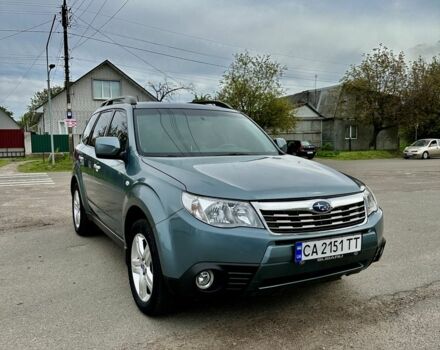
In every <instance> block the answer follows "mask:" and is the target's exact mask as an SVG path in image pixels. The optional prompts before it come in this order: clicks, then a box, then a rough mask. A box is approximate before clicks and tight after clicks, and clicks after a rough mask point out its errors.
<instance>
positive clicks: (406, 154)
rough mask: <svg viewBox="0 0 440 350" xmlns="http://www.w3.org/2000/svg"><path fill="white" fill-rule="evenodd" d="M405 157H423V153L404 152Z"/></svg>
mask: <svg viewBox="0 0 440 350" xmlns="http://www.w3.org/2000/svg"><path fill="white" fill-rule="evenodd" d="M403 157H404V158H421V157H422V154H421V153H414V152H403Z"/></svg>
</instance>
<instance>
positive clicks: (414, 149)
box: [403, 139, 440, 159]
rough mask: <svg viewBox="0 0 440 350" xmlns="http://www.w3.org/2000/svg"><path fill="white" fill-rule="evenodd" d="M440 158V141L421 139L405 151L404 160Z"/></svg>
mask: <svg viewBox="0 0 440 350" xmlns="http://www.w3.org/2000/svg"><path fill="white" fill-rule="evenodd" d="M433 157H440V139H421V140H417V141H416V142H414V143H413V144H412V145H410V146H408V147H406V148H405V149H404V150H403V158H405V159H408V158H421V159H429V158H433Z"/></svg>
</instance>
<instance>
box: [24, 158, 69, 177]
mask: <svg viewBox="0 0 440 350" xmlns="http://www.w3.org/2000/svg"><path fill="white" fill-rule="evenodd" d="M71 170H72V160H71V159H70V157H69V156H63V157H61V158H55V165H52V162H51V161H49V159H48V158H45V159H43V158H41V157H40V159H35V160H31V161H28V162H26V163H23V164H20V165H19V166H18V171H20V172H22V173H39V172H43V173H45V172H51V171H71Z"/></svg>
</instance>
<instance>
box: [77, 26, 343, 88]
mask: <svg viewBox="0 0 440 350" xmlns="http://www.w3.org/2000/svg"><path fill="white" fill-rule="evenodd" d="M99 33H100V34H102V35H104V36H105V37H107V38H109V39H110V40H112V41H107V40H103V39H98V38H92V37H87V36H83V35H79V34H75V33H70V34H71V35H73V36H79V37H87V38H89V39H90V40H94V41H98V42H102V43H106V44H114V45H117V46H120V47H123V48H125V49H133V50H138V51H143V52H148V53H151V54H154V55H159V56H164V57H169V58H174V59H178V60H183V61H187V62H192V63H198V64H204V65H208V66H213V67H219V68H223V69H228V68H229V67H228V66H225V65H221V64H216V63H212V62H207V61H201V60H195V59H191V58H186V57H182V56H176V55H171V54H168V53H164V52H158V51H153V50H148V49H143V48H140V47H136V46H132V45H126V44H121V43H118V42H116V41H114V40H113V39H111V38H110V37H109V36H107V35H105V34H104V33H102V32H99ZM131 53H132V52H131ZM132 54H133V53H132ZM138 58H139V57H138ZM283 76H284V77H286V78H291V79H298V80H311V81H314V80H315V79H314V78H303V77H298V76H296V77H295V76H292V75H287V74H285V75H283ZM319 81H321V82H329V83H333V82H335V81H334V80H319Z"/></svg>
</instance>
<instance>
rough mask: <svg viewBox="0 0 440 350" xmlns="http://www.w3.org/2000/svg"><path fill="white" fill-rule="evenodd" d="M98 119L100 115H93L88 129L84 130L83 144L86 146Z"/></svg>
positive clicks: (87, 126)
mask: <svg viewBox="0 0 440 350" xmlns="http://www.w3.org/2000/svg"><path fill="white" fill-rule="evenodd" d="M96 118H98V114H93V115H92V117H91V118H90V119H89V122H88V123H87V125H86V128H85V129H84V132H83V135H82V139H81V141H82V143H84V144H86V143H87V139H88V138H89V136H90V132H91V131H92V128H93V125H95V122H96Z"/></svg>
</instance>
